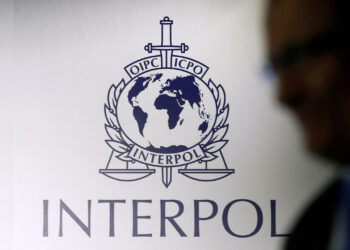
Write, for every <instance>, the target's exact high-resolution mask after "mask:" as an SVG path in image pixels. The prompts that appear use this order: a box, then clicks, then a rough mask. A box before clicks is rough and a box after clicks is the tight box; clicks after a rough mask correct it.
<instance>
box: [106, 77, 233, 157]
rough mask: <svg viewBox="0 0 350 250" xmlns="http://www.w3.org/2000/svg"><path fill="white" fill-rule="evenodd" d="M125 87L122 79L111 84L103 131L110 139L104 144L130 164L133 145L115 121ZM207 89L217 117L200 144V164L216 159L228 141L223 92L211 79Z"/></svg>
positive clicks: (227, 109)
mask: <svg viewBox="0 0 350 250" xmlns="http://www.w3.org/2000/svg"><path fill="white" fill-rule="evenodd" d="M125 86H126V85H125V81H124V79H123V80H121V81H120V82H119V83H118V84H117V85H114V84H112V86H111V87H110V88H109V90H108V95H107V103H105V105H104V111H105V117H106V124H105V129H106V132H107V134H108V136H109V138H110V139H109V140H106V143H107V144H108V146H110V147H111V149H112V150H113V151H115V152H117V153H118V154H119V155H118V156H117V158H119V159H120V160H122V161H127V162H130V161H134V160H133V159H132V158H130V157H129V156H128V154H129V151H130V150H131V148H132V147H133V146H134V144H135V143H134V142H132V141H131V140H130V139H129V138H128V137H127V136H126V135H125V133H124V131H123V130H122V129H121V128H120V125H119V123H118V119H117V102H118V99H119V97H120V94H121V93H122V91H123V89H124V88H125ZM208 87H209V89H210V90H211V92H212V93H213V96H214V98H215V102H216V110H217V115H216V120H215V124H214V126H213V129H212V131H211V132H210V133H209V134H208V135H207V136H206V138H205V139H204V140H203V141H202V142H201V143H200V147H201V149H202V150H203V152H204V153H205V156H204V157H203V158H201V159H200V161H201V162H208V161H212V160H214V159H216V158H217V157H218V156H216V155H215V154H214V153H216V152H218V151H220V150H221V149H222V148H223V147H224V146H225V145H226V144H227V142H228V140H224V137H225V135H226V133H227V130H228V126H229V125H228V124H227V117H228V113H229V105H228V104H226V95H225V91H224V89H223V87H222V86H221V85H218V86H216V85H215V83H214V82H213V81H212V80H211V79H209V83H208Z"/></svg>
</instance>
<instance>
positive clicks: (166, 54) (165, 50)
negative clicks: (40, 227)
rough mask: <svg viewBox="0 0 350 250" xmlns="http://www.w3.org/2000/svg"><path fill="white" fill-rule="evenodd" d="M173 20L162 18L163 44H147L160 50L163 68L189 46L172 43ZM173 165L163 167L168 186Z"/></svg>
mask: <svg viewBox="0 0 350 250" xmlns="http://www.w3.org/2000/svg"><path fill="white" fill-rule="evenodd" d="M173 23H174V22H173V21H172V20H170V18H169V17H167V16H166V17H164V18H163V20H160V25H161V45H153V44H152V43H149V44H147V45H146V46H145V50H146V51H148V53H152V52H153V50H155V51H159V52H160V56H161V62H162V63H161V65H162V68H165V69H167V68H172V56H173V52H174V51H181V53H185V52H186V51H187V50H188V49H189V47H188V45H186V44H185V43H181V45H177V46H176V45H175V46H174V45H173V43H172V29H171V28H172V25H173ZM172 170H173V169H172V167H171V166H166V167H162V181H163V184H164V185H165V186H166V187H168V186H169V185H170V183H171V181H172Z"/></svg>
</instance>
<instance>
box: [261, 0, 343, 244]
mask: <svg viewBox="0 0 350 250" xmlns="http://www.w3.org/2000/svg"><path fill="white" fill-rule="evenodd" d="M349 2H350V1H349V0H271V1H270V4H269V9H268V15H267V34H268V49H269V54H270V59H271V65H272V67H273V69H274V71H275V73H276V75H277V77H278V80H279V85H278V86H279V88H278V97H279V100H280V102H281V103H283V104H284V105H286V106H287V107H288V108H290V109H291V110H292V111H293V112H294V113H295V115H296V117H297V119H298V121H299V123H300V124H301V127H302V129H303V131H304V134H305V141H306V144H307V146H308V148H309V149H310V150H311V151H312V152H314V153H316V154H318V155H320V156H323V157H325V158H327V159H330V160H332V161H334V162H337V163H339V165H340V166H342V169H343V171H342V172H343V173H342V175H341V176H340V177H339V178H338V179H337V180H336V181H335V182H334V183H333V184H332V185H331V186H330V187H328V188H327V189H326V190H325V192H324V193H323V194H322V195H321V196H320V197H319V198H318V199H316V200H315V202H314V203H313V204H312V205H311V206H310V207H309V209H308V210H307V211H306V212H305V213H304V215H303V216H302V218H301V219H300V220H299V222H298V223H297V225H296V227H295V229H294V232H293V235H292V236H291V237H290V238H289V240H288V242H287V245H286V249H287V250H294V249H298V250H303V249H307V250H314V249H315V250H316V249H317V250H323V249H327V250H348V249H350V174H349V172H348V171H346V170H347V167H346V166H347V165H350V54H349V48H350V43H349V40H350V39H349V37H348V36H349V34H348V33H349V31H350V26H349V16H350V8H349ZM347 172H348V173H347ZM310 181H312V180H310Z"/></svg>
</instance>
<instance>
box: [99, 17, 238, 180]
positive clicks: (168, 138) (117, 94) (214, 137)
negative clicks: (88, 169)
mask: <svg viewBox="0 0 350 250" xmlns="http://www.w3.org/2000/svg"><path fill="white" fill-rule="evenodd" d="M160 24H161V35H162V36H161V45H153V44H151V43H149V44H147V45H146V46H145V47H144V48H145V50H146V51H147V52H148V53H152V52H154V51H155V52H160V53H159V54H158V55H152V56H149V57H145V58H142V59H140V60H137V61H135V62H133V63H131V64H129V65H128V66H126V67H125V68H124V69H125V71H126V73H127V75H128V77H129V78H130V79H129V80H128V81H127V82H126V81H125V80H124V79H123V80H121V81H120V82H119V84H117V85H112V86H111V87H110V88H109V91H108V100H107V102H106V104H105V116H106V124H105V128H106V131H107V134H108V136H109V139H108V140H106V143H107V144H108V145H109V147H110V148H111V149H112V153H111V156H110V158H109V161H108V163H107V167H106V168H105V169H100V173H101V174H104V175H105V176H107V177H110V178H112V179H115V180H118V181H136V180H140V179H143V178H145V177H148V176H150V175H151V174H154V173H155V172H156V169H159V168H160V169H161V171H162V181H163V184H164V185H165V186H166V187H168V186H169V185H170V183H171V182H172V173H173V170H174V169H175V168H176V169H178V173H180V174H182V175H184V176H186V177H189V178H191V179H193V180H197V181H216V180H219V179H222V178H224V177H226V176H228V175H230V174H232V173H234V169H229V168H228V166H227V163H226V161H225V158H224V155H223V154H222V148H223V147H224V146H225V145H226V144H227V142H228V141H227V140H225V135H226V133H227V130H228V127H229V126H228V124H227V117H228V114H229V105H228V104H227V103H226V96H225V91H224V89H223V87H222V86H221V85H216V84H215V83H214V82H213V81H212V80H211V79H209V80H208V82H205V81H204V80H203V77H204V75H205V74H206V73H207V71H208V69H209V68H208V67H207V66H206V65H204V64H202V63H200V62H198V61H196V60H193V59H191V58H188V57H184V56H180V55H176V54H174V52H177V51H179V52H181V53H185V52H186V51H188V49H189V47H188V46H187V45H186V44H185V43H182V44H181V45H173V44H172V24H173V21H172V20H170V19H169V17H164V19H163V20H161V21H160Z"/></svg>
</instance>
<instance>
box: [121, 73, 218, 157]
mask: <svg viewBox="0 0 350 250" xmlns="http://www.w3.org/2000/svg"><path fill="white" fill-rule="evenodd" d="M208 95H211V94H210V92H209V94H208V93H207V92H205V93H204V91H203V87H201V86H199V84H198V82H196V78H195V77H194V76H193V75H190V74H182V75H178V74H177V75H173V74H169V73H168V74H167V73H154V74H148V75H145V76H139V77H137V78H135V79H134V80H133V82H132V83H131V84H130V86H129V88H128V89H126V93H125V94H124V96H125V97H124V100H125V102H127V103H128V105H130V106H129V107H131V111H132V112H131V113H132V119H134V121H135V122H136V124H137V130H138V131H137V132H138V133H137V134H138V135H139V136H138V138H136V140H137V139H139V138H141V137H142V138H143V139H144V140H143V141H146V142H145V143H144V144H145V145H142V144H141V145H142V146H144V147H145V148H146V149H148V150H150V151H153V152H159V153H175V152H180V151H184V150H186V149H188V148H189V147H191V146H192V144H194V142H195V141H196V142H197V143H198V142H199V141H200V140H201V139H203V138H204V137H205V136H206V135H207V134H208V133H209V132H210V131H209V130H210V129H211V125H212V123H213V119H215V111H214V114H213V109H215V105H214V108H213V107H211V108H209V109H208V106H210V105H208V104H207V103H206V102H205V100H204V99H205V97H207V96H208ZM206 99H208V98H206ZM211 106H213V105H211ZM127 108H128V107H125V108H124V109H123V108H121V109H120V110H121V111H120V113H126V112H123V111H125V109H127ZM163 112H164V113H166V121H165V120H164V118H165V116H164V115H162V114H164V113H163ZM128 118H129V119H131V117H130V116H129V117H128ZM129 121H130V120H129ZM130 124H131V122H128V123H127V122H125V126H124V128H125V130H126V131H128V130H129V131H130V132H129V133H127V134H128V135H131V137H132V136H133V134H135V131H134V132H132V131H131V129H130V127H131V126H130ZM165 126H166V127H165ZM135 129H136V127H135ZM191 130H192V131H191ZM184 133H187V134H188V136H186V135H185V136H186V138H188V142H187V143H186V142H184V143H182V142H180V141H178V139H179V138H180V135H184ZM190 136H191V137H194V139H193V140H192V141H191V139H189V138H190ZM134 139H135V138H134ZM146 144H147V145H146Z"/></svg>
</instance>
